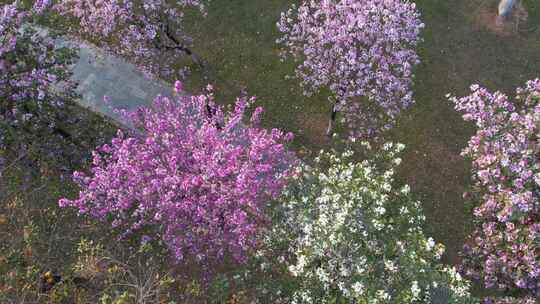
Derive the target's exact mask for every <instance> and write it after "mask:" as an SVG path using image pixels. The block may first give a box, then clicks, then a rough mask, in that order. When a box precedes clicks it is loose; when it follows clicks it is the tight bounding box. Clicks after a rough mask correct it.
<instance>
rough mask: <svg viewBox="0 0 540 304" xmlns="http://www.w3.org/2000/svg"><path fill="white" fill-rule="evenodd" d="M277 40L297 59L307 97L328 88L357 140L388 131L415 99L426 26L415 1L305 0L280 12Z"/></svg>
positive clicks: (333, 117) (330, 99) (333, 111)
mask: <svg viewBox="0 0 540 304" xmlns="http://www.w3.org/2000/svg"><path fill="white" fill-rule="evenodd" d="M278 27H279V30H280V32H281V33H282V34H283V35H282V37H281V38H280V39H278V40H277V42H278V44H280V45H281V46H282V48H283V52H282V55H283V57H284V58H285V57H287V56H289V55H290V56H292V58H293V59H294V60H295V61H296V62H299V65H298V66H297V68H296V76H297V78H299V79H300V81H301V84H302V87H303V89H304V94H305V95H307V96H310V95H311V94H313V93H316V92H318V91H319V90H321V89H326V90H328V91H329V92H330V94H331V95H330V96H329V98H328V100H329V101H330V102H331V103H332V106H333V110H332V116H331V120H330V123H329V126H328V132H327V133H328V135H330V133H331V132H332V124H333V121H334V120H335V118H336V113H337V112H338V111H339V112H341V113H342V114H343V115H344V121H345V122H346V123H347V125H348V127H349V129H350V133H351V136H352V137H374V136H377V135H378V134H379V133H380V131H382V130H386V129H389V128H390V127H391V126H392V125H393V124H394V121H395V119H396V117H397V115H398V114H399V112H400V111H401V110H403V109H405V108H407V107H408V106H409V105H411V104H412V103H413V102H414V100H413V97H412V92H411V84H412V77H413V75H412V69H413V67H414V66H415V65H416V64H417V63H418V62H419V58H418V55H417V54H416V52H415V47H416V45H417V44H418V43H419V41H420V39H419V33H420V30H421V29H422V28H423V27H424V24H423V23H422V22H421V20H420V14H419V12H418V11H417V9H416V6H415V4H414V3H411V2H409V1H405V0H322V1H314V0H305V1H303V2H302V3H301V4H300V6H298V7H296V6H294V5H293V7H292V8H291V9H289V10H288V11H287V12H286V13H282V15H281V20H280V21H279V22H278Z"/></svg>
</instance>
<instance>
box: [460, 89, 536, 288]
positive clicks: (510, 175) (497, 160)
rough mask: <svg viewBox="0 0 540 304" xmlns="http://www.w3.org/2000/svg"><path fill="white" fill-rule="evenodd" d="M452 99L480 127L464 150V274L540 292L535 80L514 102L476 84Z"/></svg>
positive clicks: (492, 283) (494, 285)
mask: <svg viewBox="0 0 540 304" xmlns="http://www.w3.org/2000/svg"><path fill="white" fill-rule="evenodd" d="M471 90H472V93H471V95H469V96H466V97H463V98H459V99H458V98H455V97H452V98H451V100H452V101H453V102H454V103H455V107H456V109H457V110H458V111H461V112H463V113H464V114H463V118H464V119H465V120H467V121H473V122H475V124H476V127H477V129H478V131H477V132H476V134H475V135H474V136H473V137H471V139H470V140H469V145H468V147H467V148H465V149H464V150H463V155H464V156H467V157H469V158H470V159H471V160H472V165H473V167H472V170H473V178H474V181H475V182H474V187H473V189H474V191H473V193H474V196H473V198H474V200H475V201H476V202H477V205H476V207H475V209H474V215H475V217H476V220H477V229H476V230H475V231H474V233H473V235H472V239H471V242H470V244H469V245H467V246H465V249H464V262H463V263H464V264H463V266H464V272H465V273H466V274H467V275H469V276H472V277H474V278H477V279H482V280H483V281H484V283H485V285H486V287H488V288H502V289H511V290H520V291H521V292H526V293H528V294H529V295H531V296H536V297H538V296H540V242H539V241H540V238H539V236H538V235H539V232H540V201H539V198H540V159H539V156H540V143H539V142H538V139H539V138H540V80H539V79H536V80H532V81H529V82H527V84H526V86H525V87H524V88H520V89H518V90H517V96H516V98H515V100H514V101H512V100H510V99H509V98H508V97H507V96H506V95H504V94H503V93H500V92H495V93H492V92H489V91H488V90H486V89H484V88H480V87H479V86H478V85H474V86H472V87H471Z"/></svg>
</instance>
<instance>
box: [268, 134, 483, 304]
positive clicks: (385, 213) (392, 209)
mask: <svg viewBox="0 0 540 304" xmlns="http://www.w3.org/2000/svg"><path fill="white" fill-rule="evenodd" d="M363 146H364V147H366V148H367V149H368V151H369V150H371V148H370V147H369V145H368V144H363ZM403 148H404V146H403V145H401V144H398V145H395V144H392V143H388V144H385V145H384V147H383V150H382V151H379V152H377V153H376V154H375V157H373V158H371V159H370V160H364V161H362V162H354V161H353V154H354V153H353V152H352V151H351V150H348V151H346V152H344V153H341V154H337V153H329V152H323V151H321V153H320V155H319V156H318V157H317V158H316V159H315V162H316V163H315V166H313V167H311V166H309V165H305V164H304V165H301V166H300V167H299V169H298V174H297V175H296V177H294V181H293V183H292V185H291V186H290V187H289V188H288V189H287V190H286V192H285V193H284V195H283V201H282V203H281V205H280V206H279V207H278V208H277V209H275V211H274V215H273V216H274V222H273V228H271V231H269V232H268V234H267V235H266V243H267V244H268V247H269V248H274V249H275V248H277V247H280V248H288V249H286V251H287V253H286V254H283V257H282V258H281V260H282V261H283V263H284V264H285V266H286V267H288V270H289V272H290V274H291V275H292V276H293V277H295V278H296V279H297V280H296V285H297V288H296V290H295V291H294V292H293V295H292V296H291V298H290V299H289V300H290V301H289V303H358V304H360V303H362V304H364V303H369V304H376V303H476V302H475V300H474V299H471V297H470V295H469V283H468V282H467V281H465V280H464V279H462V278H461V276H460V275H459V274H458V273H457V272H456V271H455V270H454V269H453V268H448V267H444V266H443V265H441V264H440V263H439V262H438V260H439V259H440V257H441V255H442V254H443V252H444V247H443V245H441V244H436V243H435V242H434V240H433V239H432V238H428V237H426V236H425V235H424V233H423V231H422V226H423V225H424V221H425V217H424V215H423V214H422V208H421V204H420V202H418V201H415V200H414V199H413V198H412V196H411V194H410V189H409V186H407V185H405V186H401V187H398V186H396V185H395V184H396V183H395V181H394V168H395V167H396V166H397V165H399V163H400V162H401V159H400V158H398V153H399V152H400V151H401V150H402V149H403ZM285 244H286V246H284V245H285Z"/></svg>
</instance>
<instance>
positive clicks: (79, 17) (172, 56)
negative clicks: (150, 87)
mask: <svg viewBox="0 0 540 304" xmlns="http://www.w3.org/2000/svg"><path fill="white" fill-rule="evenodd" d="M188 7H193V8H198V9H199V10H201V12H204V5H203V1H202V0H177V1H163V0H143V1H129V0H128V1H115V0H62V1H60V2H59V5H57V9H58V11H59V12H60V13H61V14H62V15H64V16H70V17H73V18H75V20H76V21H77V22H78V24H80V26H78V27H77V28H76V29H75V30H76V31H77V33H80V34H83V36H85V37H87V38H90V39H92V40H93V41H95V42H98V43H100V44H101V46H102V47H105V48H106V49H108V50H109V51H111V52H112V53H115V54H118V55H120V56H123V57H124V58H126V59H128V60H130V61H133V62H134V63H135V64H137V65H138V66H139V67H140V68H141V69H142V70H143V71H144V72H146V73H149V74H154V75H160V76H172V77H175V76H176V77H177V76H178V75H173V72H174V69H173V68H172V67H174V66H176V65H177V63H178V62H177V61H178V59H179V58H180V57H182V56H185V55H188V56H191V57H192V58H193V59H194V61H195V62H196V63H198V64H201V60H200V59H199V57H198V56H197V55H196V54H195V53H194V52H193V51H192V50H191V49H190V44H191V39H190V37H188V36H187V35H186V34H185V33H184V31H183V26H182V19H183V17H184V10H185V9H187V8H188Z"/></svg>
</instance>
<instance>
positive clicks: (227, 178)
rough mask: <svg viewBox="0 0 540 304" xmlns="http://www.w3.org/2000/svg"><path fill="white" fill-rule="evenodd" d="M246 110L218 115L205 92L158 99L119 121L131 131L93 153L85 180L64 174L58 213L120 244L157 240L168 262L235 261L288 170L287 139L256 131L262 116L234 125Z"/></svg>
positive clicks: (252, 240) (251, 243)
mask: <svg viewBox="0 0 540 304" xmlns="http://www.w3.org/2000/svg"><path fill="white" fill-rule="evenodd" d="M180 90H181V85H180V83H178V82H177V86H176V91H177V92H180ZM253 102H254V98H250V99H248V98H239V99H237V101H236V104H235V108H234V110H232V111H224V109H223V108H222V107H221V106H217V105H216V104H215V103H214V97H213V95H212V93H211V91H209V93H207V94H203V95H200V96H191V97H187V96H177V97H175V98H167V97H162V96H158V97H157V98H156V99H155V100H154V102H153V104H152V107H150V108H140V109H139V110H138V111H136V112H133V113H130V114H128V115H126V117H128V118H129V119H130V122H131V123H133V126H135V127H136V130H137V131H136V132H133V133H134V135H133V136H127V135H124V133H123V132H120V131H119V132H118V135H117V136H116V137H115V138H114V139H113V140H112V143H111V144H110V145H103V146H101V147H100V148H98V149H97V150H96V151H95V152H94V159H93V163H92V166H91V168H90V172H88V173H82V172H75V173H74V179H75V181H76V183H78V184H79V185H80V187H81V192H80V197H79V198H77V199H75V200H69V199H62V200H61V201H60V205H61V206H74V207H76V208H78V209H79V211H80V213H81V214H87V215H90V216H92V217H95V218H97V219H100V220H107V221H110V223H111V225H112V226H113V227H115V228H118V229H121V231H122V233H123V235H124V236H128V235H130V234H131V235H132V236H134V237H136V235H134V234H133V233H134V232H140V233H139V234H137V236H140V235H142V234H145V236H144V238H147V239H148V238H158V239H161V240H163V241H164V242H165V243H166V244H167V245H168V247H169V248H170V250H171V252H172V253H173V255H174V257H175V258H176V260H177V261H182V260H183V259H184V258H186V257H190V258H195V259H196V260H197V261H199V262H201V264H202V265H203V266H204V265H206V262H212V261H217V260H219V259H221V258H222V257H224V256H225V255H231V256H232V257H234V258H235V259H236V261H238V262H242V261H244V260H245V258H246V256H247V253H248V252H249V251H250V250H251V249H252V248H254V247H255V246H256V245H257V239H256V234H257V232H258V229H259V227H261V225H266V224H267V218H266V216H265V212H264V209H265V208H266V202H267V200H269V199H271V198H274V197H276V196H277V195H278V194H279V193H280V191H281V189H282V188H283V187H284V186H285V184H286V179H287V177H288V176H289V175H290V172H291V171H290V170H289V165H290V164H292V163H293V162H294V158H293V155H292V153H291V152H288V150H287V148H286V146H285V145H284V144H285V142H287V141H289V140H291V139H292V134H290V133H287V134H284V133H283V132H281V131H279V130H277V129H272V130H271V131H267V130H265V129H262V128H259V127H258V126H257V125H258V123H259V118H260V115H261V113H262V108H260V107H258V108H256V109H255V110H254V112H253V114H252V115H251V117H250V119H249V121H247V122H242V119H243V118H244V117H245V116H246V110H247V109H248V107H249V106H250V105H252V104H253Z"/></svg>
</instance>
